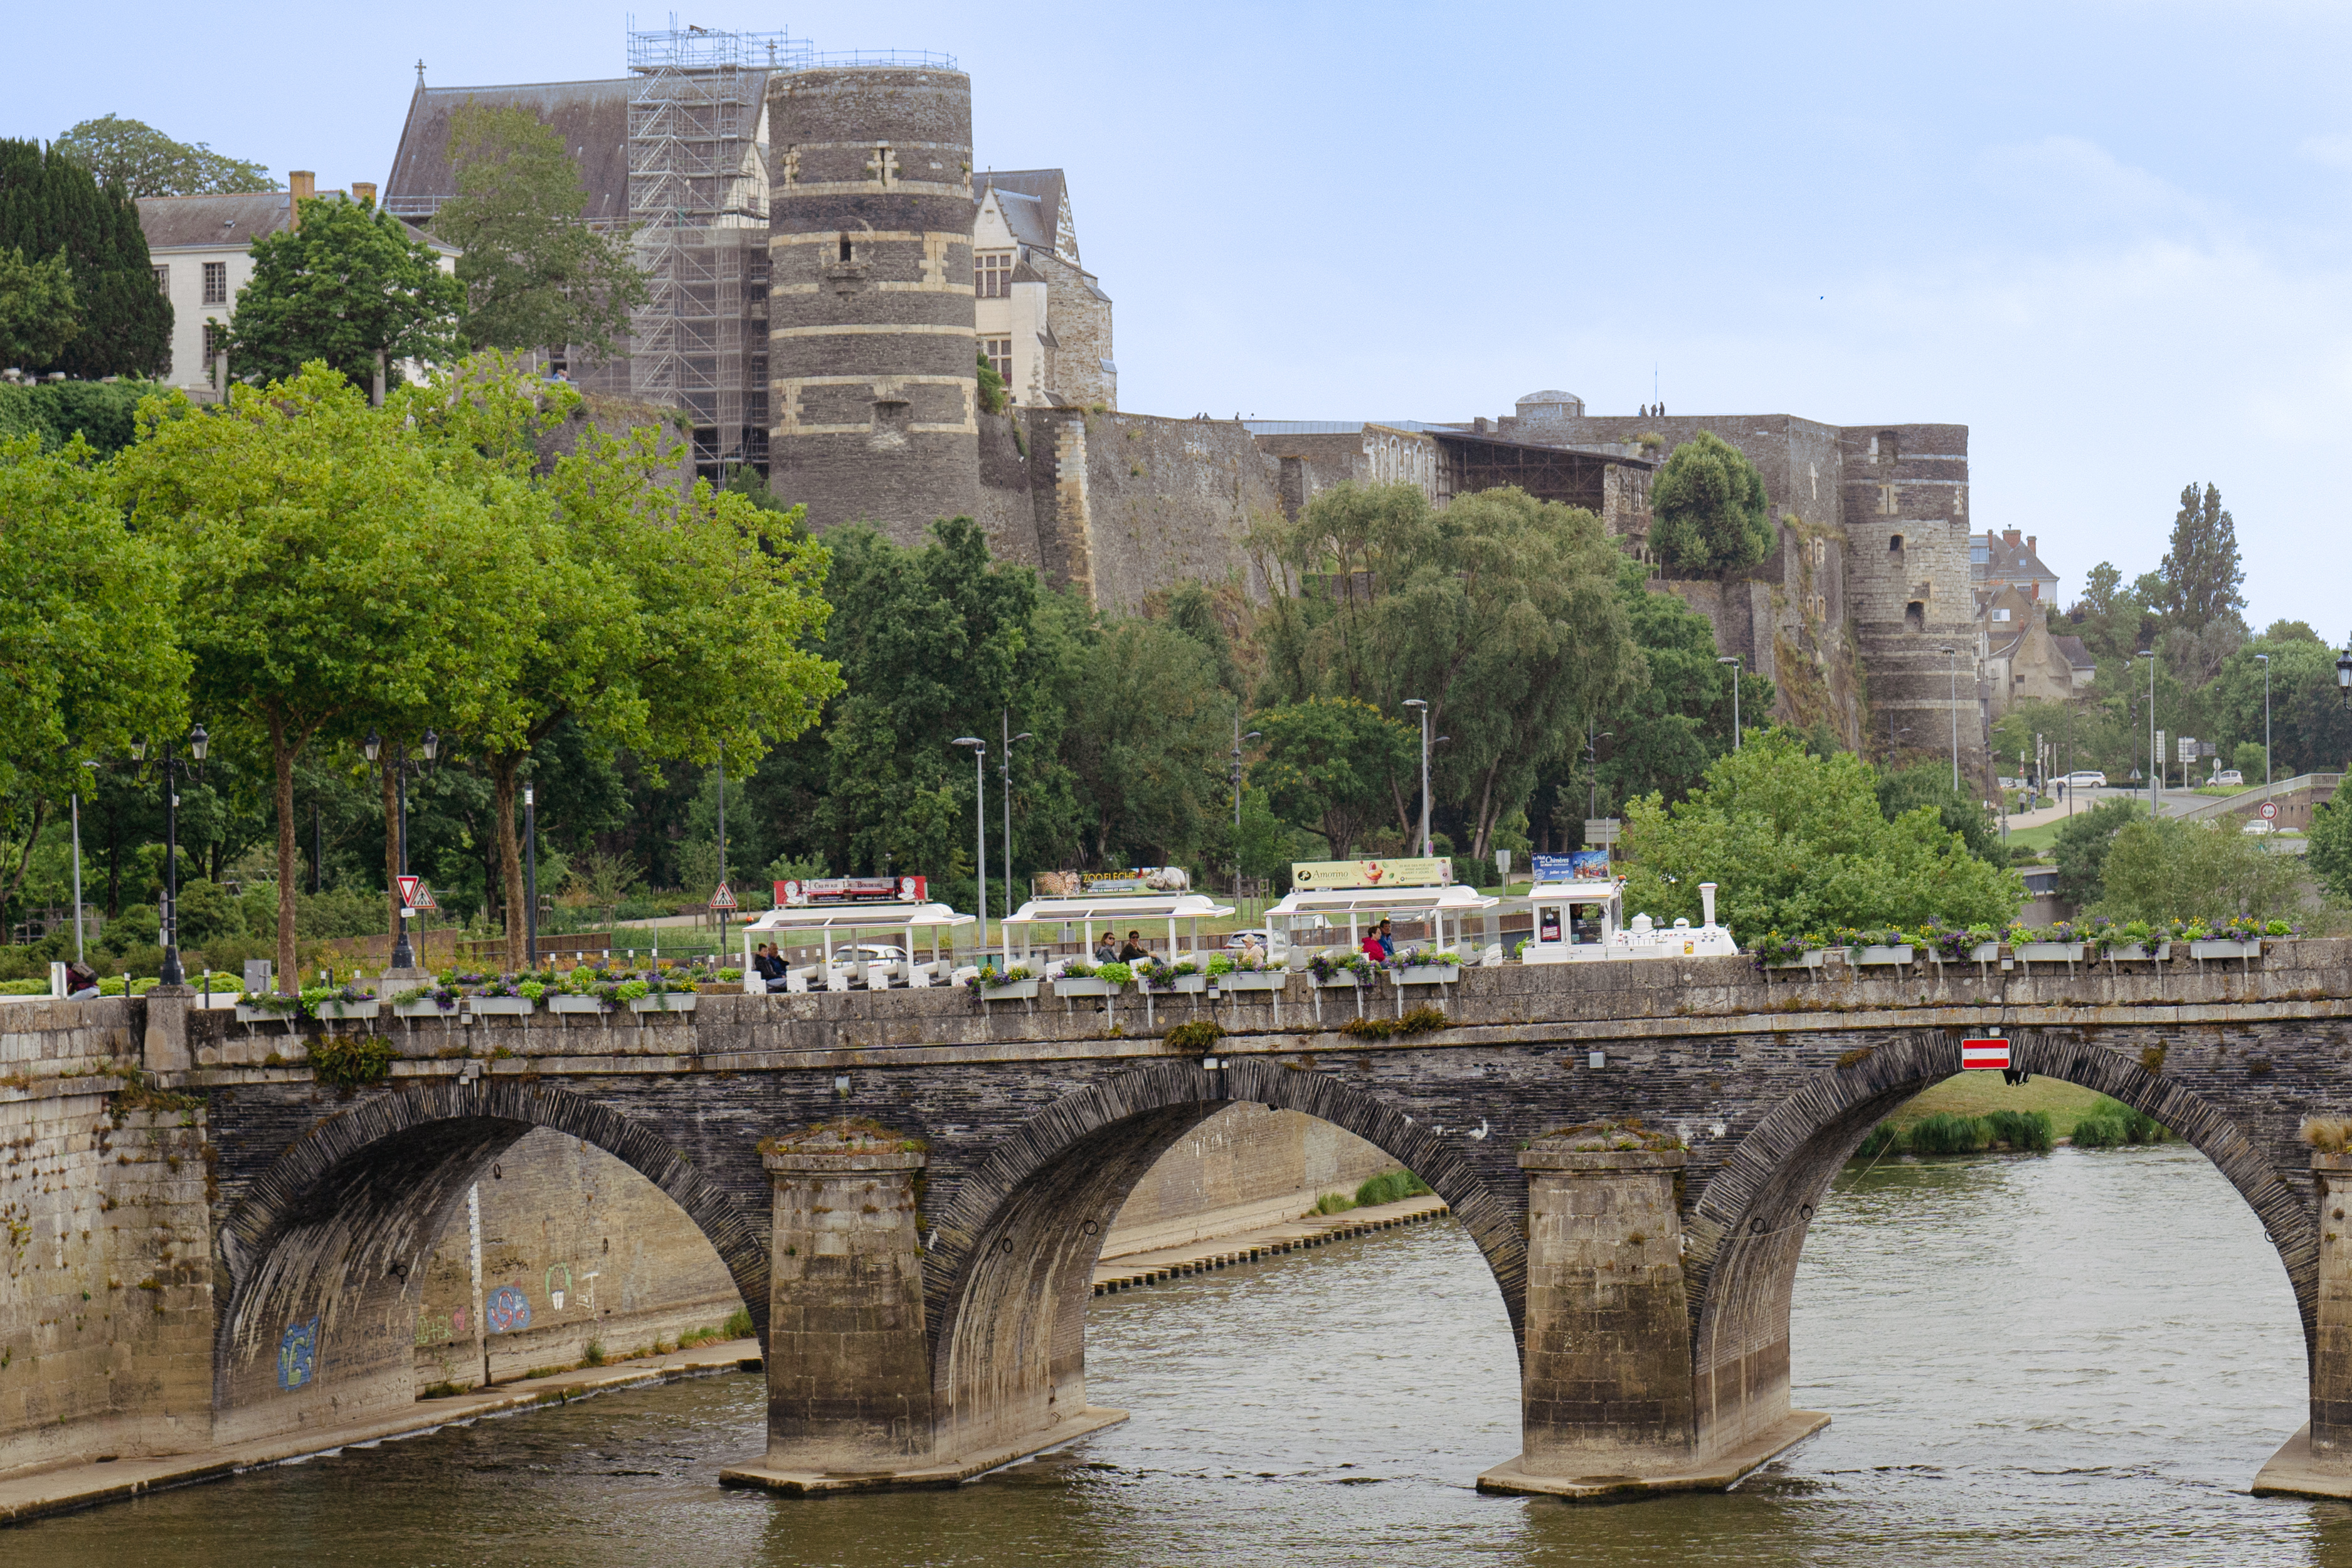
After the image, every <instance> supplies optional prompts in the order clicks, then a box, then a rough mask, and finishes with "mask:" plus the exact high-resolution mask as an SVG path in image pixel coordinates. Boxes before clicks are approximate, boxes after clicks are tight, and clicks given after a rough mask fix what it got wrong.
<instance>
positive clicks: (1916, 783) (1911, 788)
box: [1878, 763, 2009, 866]
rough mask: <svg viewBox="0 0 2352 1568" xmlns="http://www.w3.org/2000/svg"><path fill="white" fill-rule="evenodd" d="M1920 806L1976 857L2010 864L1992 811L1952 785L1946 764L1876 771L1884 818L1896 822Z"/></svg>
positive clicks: (1991, 861)
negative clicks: (1957, 836)
mask: <svg viewBox="0 0 2352 1568" xmlns="http://www.w3.org/2000/svg"><path fill="white" fill-rule="evenodd" d="M1922 806H1926V807H1927V808H1928V809H1929V810H1932V811H1933V812H1935V814H1936V821H1937V825H1938V826H1941V827H1942V828H1943V829H1944V831H1945V832H1947V833H1957V834H1958V835H1959V836H1960V842H1961V843H1963V844H1965V845H1967V846H1968V847H1969V854H1971V855H1973V856H1975V857H1976V858H1978V859H1979V860H1982V861H1984V862H1985V863H1986V864H1987V865H1990V866H2006V865H2008V864H2009V847H2008V846H2007V845H2005V844H2003V843H2002V842H2001V841H2000V827H1999V826H1998V825H1997V824H1995V823H1994V821H1993V819H1992V813H1990V812H1989V811H1987V810H1986V809H1985V808H1984V803H1983V802H1982V801H1980V800H1978V799H1977V798H1976V797H1975V796H1974V795H1969V793H1967V792H1966V791H1963V790H1956V789H1954V788H1953V787H1952V774H1951V770H1950V769H1949V768H1948V767H1939V766H1937V764H1936V763H1916V764H1915V765H1913V766H1911V767H1907V768H1903V769H1900V770H1898V771H1896V772H1894V773H1880V774H1879V776H1878V810H1879V814H1880V815H1881V816H1885V818H1886V820H1887V821H1889V822H1894V821H1896V820H1898V819H1900V818H1901V817H1902V816H1905V815H1906V813H1909V812H1913V811H1916V810H1918V809H1919V808H1920V807H1922Z"/></svg>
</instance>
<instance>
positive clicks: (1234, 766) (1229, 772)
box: [1225, 702, 1261, 899]
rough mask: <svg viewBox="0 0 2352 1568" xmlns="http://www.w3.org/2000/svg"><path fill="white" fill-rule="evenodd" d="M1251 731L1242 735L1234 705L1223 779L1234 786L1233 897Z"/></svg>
mask: <svg viewBox="0 0 2352 1568" xmlns="http://www.w3.org/2000/svg"><path fill="white" fill-rule="evenodd" d="M1260 738H1261V737H1260V735H1259V732H1258V731H1255V730H1252V731H1250V732H1249V733H1248V734H1246V735H1244V734H1243V733H1242V708H1241V704H1240V703H1238V702H1236V703H1234V760H1233V762H1232V763H1230V764H1228V766H1227V768H1226V771H1225V778H1226V781H1227V782H1228V783H1230V784H1232V785H1233V786H1234V898H1236V899H1238V898H1240V897H1241V896H1242V742H1244V741H1255V740H1258V739H1260Z"/></svg>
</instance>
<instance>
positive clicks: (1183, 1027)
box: [1165, 1018, 1225, 1051]
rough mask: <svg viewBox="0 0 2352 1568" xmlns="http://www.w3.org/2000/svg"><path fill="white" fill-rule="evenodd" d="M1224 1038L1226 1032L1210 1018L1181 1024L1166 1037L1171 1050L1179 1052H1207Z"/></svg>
mask: <svg viewBox="0 0 2352 1568" xmlns="http://www.w3.org/2000/svg"><path fill="white" fill-rule="evenodd" d="M1224 1037H1225V1032H1224V1030H1223V1029H1222V1028H1220V1027H1218V1026H1217V1024H1216V1022H1215V1021H1214V1020H1213V1019H1210V1018H1196V1019H1194V1020H1193V1021H1192V1023H1189V1024H1179V1025H1177V1026H1175V1027H1174V1028H1172V1029H1171V1030H1169V1031H1168V1033H1167V1035H1166V1037H1165V1038H1166V1039H1167V1042H1168V1047H1169V1048H1170V1049H1171V1050H1178V1051H1206V1050H1208V1049H1210V1048H1211V1047H1213V1046H1214V1045H1215V1044H1216V1043H1217V1042H1218V1041H1219V1040H1222V1039H1223V1038H1224Z"/></svg>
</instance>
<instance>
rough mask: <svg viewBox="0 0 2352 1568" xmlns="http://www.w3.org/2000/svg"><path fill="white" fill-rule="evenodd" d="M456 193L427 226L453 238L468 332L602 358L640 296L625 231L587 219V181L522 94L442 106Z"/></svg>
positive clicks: (511, 345) (482, 343) (478, 343)
mask: <svg viewBox="0 0 2352 1568" xmlns="http://www.w3.org/2000/svg"><path fill="white" fill-rule="evenodd" d="M449 158H450V162H451V163H452V164H453V165H454V167H455V170H456V174H457V195H455V196H453V197H452V198H450V200H449V201H447V202H446V203H445V204H444V205H442V208H441V210H440V211H439V212H438V213H436V215H435V216H434V218H433V232H434V234H435V235H436V236H437V237H440V238H442V239H444V240H446V241H447V242H448V243H450V244H451V245H454V246H456V247H458V249H459V250H461V251H462V252H463V253H464V254H463V255H461V256H460V257H459V258H458V259H457V280H458V282H459V283H460V284H461V285H463V286H464V289H465V291H466V329H465V330H466V336H467V342H469V343H471V345H472V346H473V347H475V348H478V349H479V348H505V349H559V348H562V347H563V346H565V345H566V344H578V345H580V346H581V347H583V348H584V349H587V350H588V351H589V352H590V353H593V355H595V356H596V357H597V358H600V359H604V358H610V357H611V356H612V353H613V343H614V339H616V338H618V337H621V336H623V335H625V333H626V332H627V331H628V330H629V311H630V310H631V309H633V308H634V307H636V306H640V305H643V304H644V303H645V302H646V298H647V296H646V279H645V274H644V273H642V272H640V271H639V270H638V269H637V266H636V263H635V261H634V260H633V259H632V258H631V257H630V251H629V235H628V233H627V232H626V231H624V230H607V229H599V228H594V227H591V226H589V224H588V222H587V220H586V219H585V218H584V217H583V216H582V215H583V213H584V212H586V210H587V206H588V188H587V186H586V185H585V184H583V183H582V181H581V178H580V165H579V163H577V162H576V161H575V160H574V159H573V158H572V154H571V153H569V152H567V151H565V149H564V145H563V138H562V136H560V135H558V134H557V133H556V132H555V131H554V130H553V129H552V128H551V127H550V126H548V125H547V124H545V123H544V122H543V121H541V120H540V118H539V116H538V115H536V114H534V113H532V112H531V111H530V110H528V109H526V108H523V107H522V106H521V105H520V104H509V105H506V106H503V107H496V108H494V107H491V106H489V105H487V104H479V103H471V102H468V103H464V104H460V105H459V106H458V107H457V110H455V111H453V112H452V113H451V114H450V116H449Z"/></svg>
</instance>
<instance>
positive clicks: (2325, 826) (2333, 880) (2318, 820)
mask: <svg viewBox="0 0 2352 1568" xmlns="http://www.w3.org/2000/svg"><path fill="white" fill-rule="evenodd" d="M2309 837H2310V839H2311V845H2310V848H2309V851H2308V852H2307V853H2306V854H2305V856H2304V858H2305V861H2307V862H2308V863H2309V864H2310V867H2311V872H2312V875H2313V876H2315V877H2316V878H2318V879H2319V884H2320V886H2321V887H2323V888H2326V889H2327V890H2328V891H2329V892H2330V893H2333V894H2335V895H2336V898H2338V899H2343V900H2352V797H2346V796H2343V795H2338V796H2336V798H2335V799H2332V800H2326V801H2322V802H2321V803H2320V805H2319V807H2318V809H2316V810H2315V811H2314V812H2313V813H2312V814H2311V833H2310V836H2309Z"/></svg>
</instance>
